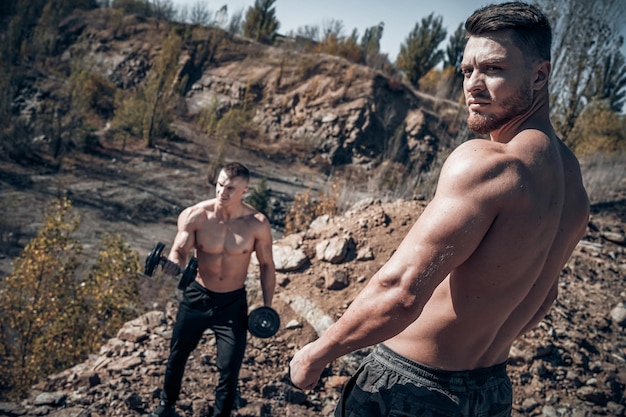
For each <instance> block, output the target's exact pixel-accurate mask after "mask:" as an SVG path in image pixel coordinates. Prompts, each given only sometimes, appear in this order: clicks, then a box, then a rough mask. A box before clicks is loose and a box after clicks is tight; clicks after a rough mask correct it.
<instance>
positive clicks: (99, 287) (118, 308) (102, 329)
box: [77, 234, 141, 355]
mask: <svg viewBox="0 0 626 417" xmlns="http://www.w3.org/2000/svg"><path fill="white" fill-rule="evenodd" d="M140 277H141V274H140V263H139V256H138V255H137V252H135V251H133V250H131V248H130V247H129V245H128V244H127V243H126V242H125V241H124V238H123V237H122V235H120V234H115V235H108V236H105V237H104V239H103V240H102V248H101V249H100V251H99V253H98V259H97V260H96V264H95V265H94V266H93V268H92V269H91V272H90V273H89V276H88V278H87V279H86V280H85V281H84V282H81V283H80V285H79V288H80V293H79V299H80V301H81V304H82V307H83V310H84V311H87V312H88V314H86V316H85V322H84V323H83V327H84V333H83V335H84V336H83V337H82V338H81V340H80V342H81V343H80V344H79V345H78V346H77V347H78V348H79V353H80V354H83V355H84V354H88V353H90V352H95V351H96V350H97V349H99V348H100V346H102V344H103V343H105V342H106V341H107V340H109V339H111V338H113V337H115V335H116V334H117V332H118V331H119V329H120V328H121V327H122V325H123V324H124V323H126V322H127V321H128V320H130V319H133V318H135V317H137V316H139V314H141V311H140V310H141V309H140V308H139V301H140V300H139V289H138V283H139V279H140Z"/></svg>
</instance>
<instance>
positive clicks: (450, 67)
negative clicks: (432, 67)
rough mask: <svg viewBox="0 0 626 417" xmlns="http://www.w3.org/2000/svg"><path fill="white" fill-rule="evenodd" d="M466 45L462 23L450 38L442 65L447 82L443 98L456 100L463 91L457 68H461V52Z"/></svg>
mask: <svg viewBox="0 0 626 417" xmlns="http://www.w3.org/2000/svg"><path fill="white" fill-rule="evenodd" d="M466 43H467V39H466V37H465V28H464V26H463V23H461V24H459V26H458V27H457V28H456V30H455V31H454V33H453V34H452V36H450V40H449V41H448V46H447V47H446V56H445V58H444V63H443V67H444V71H443V72H444V78H446V79H447V80H448V86H447V87H446V90H447V93H446V94H445V97H447V98H450V99H453V100H456V99H457V98H458V96H459V94H461V92H462V91H463V76H462V75H461V72H460V71H459V68H460V66H461V60H462V59H463V51H464V50H465V44H466Z"/></svg>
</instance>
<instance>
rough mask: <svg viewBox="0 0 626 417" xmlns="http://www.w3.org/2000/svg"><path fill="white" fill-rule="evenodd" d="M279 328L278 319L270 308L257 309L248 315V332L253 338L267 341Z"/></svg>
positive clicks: (274, 311) (276, 314)
mask: <svg viewBox="0 0 626 417" xmlns="http://www.w3.org/2000/svg"><path fill="white" fill-rule="evenodd" d="M279 328H280V317H279V316H278V313H277V312H276V310H274V309H273V308H271V307H259V308H257V309H254V310H252V312H251V313H250V314H249V315H248V330H249V331H250V333H251V334H252V335H253V336H256V337H260V338H261V339H267V338H268V337H272V336H274V335H275V334H276V332H277V331H278V329H279Z"/></svg>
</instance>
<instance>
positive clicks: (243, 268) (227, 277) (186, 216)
mask: <svg viewBox="0 0 626 417" xmlns="http://www.w3.org/2000/svg"><path fill="white" fill-rule="evenodd" d="M215 204H216V200H215V199H212V200H208V201H203V202H200V203H198V204H196V205H194V206H192V207H189V208H187V209H186V210H185V211H183V213H181V216H180V218H179V232H178V234H177V237H176V239H175V241H174V246H173V248H172V255H170V258H173V260H174V261H176V259H178V258H179V256H178V255H177V254H176V252H177V250H179V251H180V253H187V251H189V250H191V249H195V251H194V252H195V253H194V256H196V257H197V258H198V274H197V276H196V281H197V282H199V283H200V284H201V285H202V286H203V287H205V288H207V289H209V290H211V291H215V292H229V291H234V290H237V289H240V288H243V287H244V285H245V282H246V276H247V272H248V266H249V263H250V257H251V255H252V252H254V251H255V250H257V249H259V242H263V241H264V240H267V239H268V238H269V239H270V241H269V243H264V244H265V245H266V246H267V244H269V247H270V249H269V250H271V236H270V235H269V226H268V223H267V220H266V219H265V217H264V216H263V215H262V214H260V213H259V212H257V211H256V210H254V209H253V208H252V207H250V206H248V205H245V204H244V205H242V206H241V210H240V212H239V213H238V214H237V215H236V216H233V217H231V218H228V219H223V218H220V216H218V215H217V214H216V211H215ZM266 235H267V236H266Z"/></svg>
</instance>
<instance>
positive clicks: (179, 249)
mask: <svg viewBox="0 0 626 417" xmlns="http://www.w3.org/2000/svg"><path fill="white" fill-rule="evenodd" d="M195 236H196V234H195V228H194V209H193V207H188V208H186V209H185V210H183V211H182V212H181V213H180V215H179V216H178V229H177V232H176V236H175V237H174V243H173V244H172V248H171V250H170V253H169V255H168V259H169V260H170V261H172V262H173V263H175V264H177V265H178V266H179V267H180V268H181V269H183V268H185V266H186V262H187V256H188V255H189V252H190V251H191V250H192V249H193V248H194V247H195V245H196V238H195Z"/></svg>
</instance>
